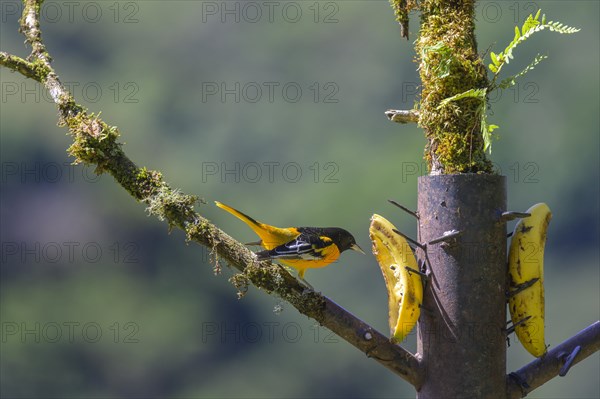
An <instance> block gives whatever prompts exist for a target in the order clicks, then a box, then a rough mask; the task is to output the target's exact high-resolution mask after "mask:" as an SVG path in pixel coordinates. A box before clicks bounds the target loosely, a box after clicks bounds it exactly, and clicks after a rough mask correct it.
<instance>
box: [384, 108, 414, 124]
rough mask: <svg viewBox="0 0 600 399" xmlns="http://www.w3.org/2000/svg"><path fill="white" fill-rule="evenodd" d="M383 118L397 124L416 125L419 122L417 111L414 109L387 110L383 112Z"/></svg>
mask: <svg viewBox="0 0 600 399" xmlns="http://www.w3.org/2000/svg"><path fill="white" fill-rule="evenodd" d="M385 116H387V118H388V119H389V120H391V121H392V122H397V123H402V124H404V123H409V122H412V123H417V122H419V111H417V110H415V109H411V110H400V109H388V110H387V111H385Z"/></svg>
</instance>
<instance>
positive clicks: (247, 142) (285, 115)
mask: <svg viewBox="0 0 600 399" xmlns="http://www.w3.org/2000/svg"><path fill="white" fill-rule="evenodd" d="M67 3H69V2H55V1H50V0H48V1H46V2H45V3H44V10H45V11H44V12H45V15H44V19H43V21H42V28H43V33H44V37H45V40H46V42H47V45H48V48H49V50H50V51H51V54H52V55H53V56H54V60H55V61H54V66H55V68H56V70H57V71H58V73H59V75H60V77H61V79H62V80H63V81H64V82H67V83H69V84H71V85H72V87H73V92H74V94H75V97H76V98H77V99H78V100H80V101H81V102H82V103H83V104H84V105H86V106H88V107H89V108H90V110H91V111H94V112H98V111H102V113H103V114H102V115H103V117H104V118H105V120H106V121H107V122H108V123H112V124H115V125H117V126H119V128H120V130H121V132H122V139H123V141H124V142H125V143H126V144H125V147H124V148H125V151H126V152H127V153H128V154H129V155H130V156H131V157H132V159H134V160H135V161H136V162H138V163H139V164H140V165H144V166H147V167H148V168H153V169H159V170H161V171H162V172H163V173H164V175H165V178H166V179H167V181H169V182H170V183H171V184H172V185H173V186H175V187H179V188H181V189H182V190H183V191H184V192H186V193H190V194H199V195H200V196H204V198H205V199H207V200H209V203H208V205H204V206H199V207H198V209H199V211H200V212H201V213H202V214H203V215H206V216H207V217H208V218H210V219H211V220H213V221H214V222H215V223H217V224H218V225H219V226H221V227H223V228H224V229H225V231H227V232H228V233H230V234H231V235H232V236H234V237H235V238H237V239H239V240H241V241H244V242H247V241H251V240H253V239H254V237H253V234H252V232H251V231H250V230H249V229H247V227H246V226H244V225H243V224H242V223H240V222H239V221H238V220H236V219H234V218H232V217H231V216H230V215H227V214H225V213H224V212H222V211H220V210H218V209H217V208H216V207H213V206H212V202H211V201H212V200H217V199H218V200H220V201H223V202H226V203H229V204H231V205H233V206H236V207H238V208H240V209H241V210H243V211H245V212H247V213H249V214H250V215H253V216H255V217H256V218H258V219H259V220H264V221H266V222H269V223H272V224H275V225H280V226H285V225H332V226H341V227H345V228H347V229H348V230H350V231H352V232H353V233H354V235H355V236H356V237H357V240H358V243H359V244H360V245H361V246H362V247H363V248H369V241H368V234H367V231H368V230H367V229H368V223H369V217H370V215H371V214H373V213H380V214H382V215H385V216H386V217H388V218H390V220H392V221H393V222H394V223H395V224H396V225H397V226H398V227H400V228H401V229H402V230H403V231H405V232H407V233H408V234H411V235H413V236H415V235H416V231H415V230H416V228H415V223H414V220H411V219H410V218H409V217H408V216H407V215H405V214H403V213H401V212H399V211H398V210H397V209H396V208H394V207H392V206H390V205H388V204H387V203H386V199H388V198H393V199H395V200H397V201H399V202H401V203H403V204H405V205H407V206H409V207H412V208H414V207H415V206H416V193H417V177H418V176H419V175H421V174H423V173H425V172H426V167H425V164H424V162H423V161H422V154H423V147H424V144H425V139H424V137H423V134H422V132H421V131H420V130H419V129H418V128H416V127H415V126H400V125H397V124H394V123H390V122H388V121H387V120H386V118H385V116H384V114H383V112H384V111H385V110H386V109H388V108H396V109H403V108H404V109H409V108H411V107H412V105H413V103H414V101H415V92H416V91H417V86H418V80H417V76H418V75H417V73H416V71H415V68H416V64H415V63H414V62H413V57H414V52H413V48H412V44H411V42H408V43H407V42H406V41H405V40H401V38H400V33H399V27H398V25H397V23H396V22H395V21H394V14H393V12H392V10H391V9H390V7H389V5H388V3H387V2H366V1H362V2H361V1H358V2H281V3H279V2H277V4H278V5H277V6H274V7H275V8H274V9H273V13H272V19H271V20H270V15H269V9H268V8H267V6H265V5H264V4H263V3H261V2H235V1H227V2H194V1H191V2H184V1H171V2H168V3H167V2H150V1H148V2H145V1H142V2H128V1H123V2H108V1H107V2H104V1H102V2H81V3H79V2H70V3H69V4H74V5H71V6H70V5H68V4H67ZM538 3H539V5H540V6H541V7H542V8H543V9H544V11H545V12H546V13H547V14H548V15H552V16H553V17H554V18H556V19H559V20H561V21H563V22H565V23H567V24H570V25H576V26H578V27H581V28H582V31H581V32H580V33H578V34H577V35H576V36H573V37H557V36H554V35H547V36H545V37H543V35H541V36H540V37H539V38H535V37H534V38H532V39H531V41H532V42H535V41H536V40H537V41H538V42H537V43H533V44H532V45H531V46H530V47H527V46H524V48H520V49H519V50H518V51H520V52H522V53H523V54H522V56H519V57H516V59H517V60H518V59H522V60H529V59H531V58H532V57H533V56H535V54H534V53H533V51H534V50H533V49H535V50H536V51H537V50H539V49H543V50H542V52H544V51H545V52H546V53H547V54H548V56H549V60H548V61H546V62H545V63H544V64H543V65H540V67H539V68H536V70H535V71H533V72H532V73H530V74H529V75H528V76H527V78H526V79H525V80H523V81H521V82H519V84H518V85H516V86H514V87H513V88H511V89H508V90H506V91H504V92H503V93H502V98H497V99H491V103H492V109H491V110H490V112H491V113H493V114H494V116H493V119H494V120H495V121H498V122H500V124H501V125H502V127H503V129H502V132H501V133H500V139H499V140H498V141H496V142H495V143H494V154H493V156H492V160H493V162H494V163H495V164H496V167H497V170H498V171H499V172H501V173H503V174H505V175H506V176H507V178H508V183H509V185H508V188H509V193H508V195H509V205H510V209H512V210H524V209H527V208H528V207H529V206H530V205H531V204H533V203H536V202H539V201H544V202H547V203H548V204H549V205H550V207H551V209H552V210H553V213H554V218H553V220H552V224H551V226H550V230H549V241H548V245H547V255H546V256H547V268H546V275H547V277H546V281H547V290H546V301H547V334H548V337H547V341H548V342H549V343H550V344H552V345H556V344H558V343H559V342H561V341H562V340H564V339H566V338H567V337H569V336H571V335H572V334H574V333H575V332H577V331H579V330H580V329H582V328H584V327H585V326H587V325H589V324H590V323H592V322H593V321H595V320H597V319H598V318H599V314H598V312H599V307H598V303H599V302H600V298H599V289H598V286H599V285H598V283H599V279H600V277H599V253H598V242H599V223H600V222H599V214H600V212H599V181H600V176H599V174H600V157H599V152H598V151H599V150H598V149H599V135H598V131H599V119H598V109H599V106H600V100H599V97H600V93H599V82H598V80H599V76H600V73H599V66H598V65H599V63H598V58H599V50H598V48H599V46H598V38H599V37H600V34H599V31H598V30H599V27H598V20H597V16H598V13H599V5H598V3H597V2H588V1H571V2H538ZM247 4H250V5H247ZM536 4H537V3H529V2H491V1H488V2H486V1H482V2H480V3H479V4H478V8H477V18H478V31H477V33H478V42H479V46H480V52H482V53H483V52H485V51H486V49H487V48H488V46H491V45H492V44H493V43H505V42H507V41H509V40H510V39H511V35H512V33H511V30H510V29H509V28H510V27H512V26H513V25H515V24H517V23H519V22H520V21H522V20H523V19H524V17H526V15H528V14H529V13H531V12H534V11H535V9H536V8H537V7H534V6H535V5H536ZM0 5H1V6H2V15H1V17H2V23H1V25H0V48H1V49H2V50H4V51H10V52H13V53H16V54H20V55H25V54H26V53H27V52H28V50H27V49H26V48H25V46H24V45H23V38H22V36H20V35H19V34H18V32H17V29H18V28H17V20H18V17H19V13H18V11H17V12H14V11H13V9H15V8H16V9H20V3H19V2H18V1H3V2H2V3H0ZM69 7H73V12H72V14H70V13H69ZM252 7H254V8H252ZM284 7H285V10H286V14H282V12H283V9H284ZM530 8H532V9H530ZM226 9H229V10H234V11H233V12H232V13H224V14H223V16H222V15H221V12H225V10H226ZM236 9H237V10H239V11H237V16H238V17H239V22H236V21H235V19H236V11H235V10H236ZM257 9H260V10H261V13H262V14H261V16H260V17H259V18H257V14H256V10H257ZM57 10H58V12H59V13H57ZM95 10H99V11H100V13H101V14H98V13H97V12H96V11H95ZM215 10H216V11H215ZM244 10H245V11H244ZM297 10H301V12H302V15H301V16H300V17H299V18H298V21H297V22H293V21H294V20H295V19H296V15H297V14H296V13H295V11H297ZM317 11H318V13H317ZM213 12H215V13H216V14H213ZM99 15H100V16H99ZM222 18H224V19H225V21H224V22H223V21H222ZM251 20H256V21H255V22H252V21H251ZM417 21H418V17H417V16H416V15H413V16H412V23H411V40H412V39H414V38H415V37H416V34H417V32H416V29H417V26H418V23H417ZM529 52H531V53H529ZM524 66H525V65H519V63H518V62H516V63H515V65H513V63H511V64H510V65H508V66H507V68H508V67H510V68H508V70H507V72H508V73H516V72H517V71H518V70H520V68H521V69H522V68H523V67H524ZM511 68H514V71H513V70H512V69H511ZM238 82H239V84H240V90H237V91H236V90H235V84H236V83H238ZM268 82H274V83H268ZM0 83H1V85H2V86H1V87H2V100H1V102H0V130H1V133H0V139H1V149H0V151H1V153H0V155H1V163H2V181H1V187H2V188H1V194H0V200H1V209H0V216H1V224H0V228H1V230H0V231H1V234H2V238H1V242H2V265H1V290H0V295H1V297H0V311H1V314H0V319H1V323H2V324H1V326H2V337H1V345H2V349H1V359H0V377H1V383H0V386H1V388H0V389H1V392H0V394H1V395H2V397H81V398H92V397H115V398H117V397H118V398H125V397H154V398H162V397H193V398H208V397H278V398H279V397H282V398H288V397H308V396H316V397H414V392H413V390H412V388H411V387H410V386H409V385H408V384H406V383H404V382H402V381H401V380H399V379H398V378H397V377H396V376H395V375H393V374H392V373H390V372H389V371H387V370H386V369H384V368H382V367H381V366H379V365H378V364H376V363H375V362H374V361H372V360H369V359H366V358H365V357H364V355H363V354H361V353H360V352H358V351H356V350H355V349H354V348H352V347H350V346H349V345H347V344H345V343H344V342H341V341H340V340H339V339H337V338H336V337H335V336H331V335H329V333H328V332H327V331H325V330H324V329H322V328H318V327H316V326H314V323H313V321H311V320H308V319H306V318H305V317H304V316H301V315H299V314H298V313H297V312H296V311H295V310H294V309H293V308H291V307H290V306H289V305H286V304H280V303H279V302H278V301H277V299H274V298H272V297H269V296H267V295H264V294H263V293H259V292H258V291H256V290H254V289H251V290H250V292H249V294H248V295H247V296H246V297H245V298H244V299H243V300H241V301H239V300H237V299H236V295H235V289H234V288H233V287H232V286H231V285H230V284H229V283H228V282H227V278H228V277H229V276H230V275H231V273H232V271H231V270H229V269H228V268H226V267H224V269H223V275H221V276H217V277H215V276H213V273H212V266H211V265H210V261H209V259H210V254H209V253H208V252H207V251H206V249H204V248H201V247H199V246H197V245H195V244H190V245H186V244H185V243H184V237H183V235H182V234H181V233H180V232H173V233H171V234H170V235H169V234H168V233H167V228H166V226H164V225H163V224H161V223H160V222H158V221H156V220H155V219H154V218H148V217H146V215H145V213H144V210H143V206H142V205H140V204H136V203H135V202H134V201H132V200H131V198H129V197H128V195H127V194H126V193H125V192H124V191H123V190H122V189H120V188H119V187H118V186H117V185H116V184H114V182H113V181H112V179H111V178H110V177H109V176H101V177H99V178H96V177H94V174H93V170H91V169H86V168H82V167H79V166H78V167H73V166H69V162H70V161H71V160H69V159H68V158H67V155H66V152H65V149H66V148H67V147H68V145H69V138H68V137H67V136H66V135H65V133H66V132H65V131H64V130H63V129H61V128H58V127H57V126H56V111H55V109H54V106H53V105H52V104H50V103H49V101H48V100H47V98H48V97H47V95H46V94H45V93H44V92H43V91H42V89H41V88H40V87H39V86H38V85H36V84H35V83H34V82H31V81H26V80H24V79H23V78H22V77H21V76H19V75H17V74H14V73H10V72H9V71H7V70H6V69H3V68H0ZM265 83H267V84H271V85H275V86H273V87H274V92H273V100H272V101H270V99H269V92H268V86H266V85H265ZM215 84H216V86H217V88H219V90H220V89H221V84H225V85H226V88H229V89H232V88H233V91H234V92H237V94H239V97H240V100H239V101H237V102H236V101H235V94H231V93H230V94H226V95H225V98H224V101H221V96H220V94H221V93H218V94H215V95H210V94H209V93H210V92H207V91H206V90H210V89H214V87H215ZM286 85H287V86H286ZM257 86H258V87H260V88H261V89H262V93H261V96H260V97H259V98H258V100H256V101H253V100H254V99H256V91H252V90H253V89H256V87H257ZM284 86H286V87H287V88H288V89H289V90H288V92H283V87H284ZM297 87H300V88H301V90H302V95H301V96H300V97H299V98H298V100H297V101H295V102H293V101H292V99H293V97H294V91H293V89H294V88H297ZM317 89H318V90H317ZM236 165H237V166H236ZM257 165H258V167H257ZM269 165H271V166H269ZM236 167H237V168H238V171H237V172H235V170H236V169H235V168H236ZM269 168H272V169H269ZM227 170H234V172H230V173H223V172H224V171H225V172H226V171H227ZM270 170H271V171H272V172H273V173H272V174H270V173H269V172H270ZM317 171H318V173H317ZM213 173H214V174H213ZM299 173H301V174H299ZM510 228H512V224H511V225H510V226H509V229H510ZM70 249H72V251H71V250H70ZM307 279H308V281H310V282H311V283H312V284H313V285H314V286H315V287H316V288H317V289H319V290H321V291H322V292H323V293H325V294H326V295H328V296H330V297H331V298H332V299H334V300H335V301H336V302H338V303H340V304H341V305H342V306H344V307H346V308H347V309H349V310H350V311H352V312H353V313H355V314H356V315H357V316H358V317H360V318H362V319H364V320H365V321H367V322H369V323H370V324H372V325H373V326H374V327H376V328H378V329H379V330H380V331H383V332H386V333H387V320H386V319H387V299H386V297H385V295H386V294H385V288H384V283H383V279H382V278H381V276H380V275H379V271H378V267H377V265H376V262H375V259H374V258H373V257H372V256H370V255H369V256H366V257H361V256H360V255H358V254H354V253H348V254H344V255H343V256H342V258H341V260H340V262H339V264H336V265H332V266H330V267H328V268H325V269H323V270H317V271H312V272H308V273H307ZM280 305H282V306H283V310H282V311H280V312H274V310H275V309H277V308H278V307H279V306H280ZM57 334H58V335H57ZM407 347H408V348H410V349H412V350H414V348H415V336H414V333H413V335H412V336H410V337H409V340H408V343H407ZM508 353H509V359H508V369H509V370H514V369H515V368H518V367H519V366H521V365H522V364H524V363H525V362H529V361H531V360H533V359H532V358H531V357H530V356H529V355H528V354H527V353H526V352H525V351H524V350H523V348H522V347H521V346H520V345H519V343H518V342H516V340H515V339H514V337H513V339H512V340H511V346H510V348H509V351H508ZM599 362H600V358H599V356H598V354H596V355H594V356H593V357H592V358H590V359H588V360H586V361H585V362H584V363H582V364H580V365H578V366H576V367H575V368H574V369H573V370H572V371H571V372H570V374H569V375H568V377H567V378H561V379H555V380H553V381H552V382H550V383H549V384H547V385H545V386H544V387H542V388H541V389H539V390H537V391H535V392H534V393H533V394H531V395H530V397H533V398H536V397H537V398H541V397H543V398H565V397H578V398H586V397H587V398H592V397H598V396H600V386H599V382H598V378H597V376H598V372H599V369H600V364H599Z"/></svg>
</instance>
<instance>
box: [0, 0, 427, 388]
mask: <svg viewBox="0 0 600 399" xmlns="http://www.w3.org/2000/svg"><path fill="white" fill-rule="evenodd" d="M41 3H42V1H41V0H24V5H25V7H24V9H23V16H22V18H21V20H20V24H21V31H22V32H23V34H24V35H25V37H26V39H27V40H26V41H27V43H29V44H30V45H31V47H32V52H31V55H30V56H29V57H28V60H24V59H22V58H19V57H17V56H14V55H11V54H7V53H5V52H0V65H3V66H5V67H7V68H9V69H10V70H13V71H17V72H19V73H21V74H23V75H24V76H26V77H28V78H31V79H34V80H37V81H38V82H40V83H42V84H43V85H44V86H45V88H46V89H47V90H48V91H49V92H50V95H51V97H52V99H53V101H54V102H55V103H56V105H57V107H58V109H59V111H60V116H61V121H60V122H61V124H62V125H65V126H68V128H69V130H70V133H71V135H72V136H73V139H74V142H73V144H72V145H71V147H70V148H69V153H70V154H71V155H72V156H74V157H75V163H84V164H93V165H96V172H97V173H98V174H101V173H104V172H108V173H110V174H111V175H112V176H113V177H114V178H115V180H116V181H117V182H118V183H119V184H120V185H121V186H122V187H123V188H125V189H126V190H127V191H128V192H129V193H130V194H131V195H132V196H133V197H134V198H135V199H136V200H138V201H141V202H144V203H145V204H147V205H148V208H147V210H148V211H149V212H150V213H151V214H153V215H155V216H157V217H158V218H159V219H161V220H166V221H167V223H168V224H169V227H178V228H180V229H182V230H184V231H185V232H186V235H187V239H188V240H190V241H195V242H197V243H199V244H202V245H205V246H207V247H209V248H210V249H212V250H213V251H215V253H216V254H218V256H219V258H221V259H225V260H226V261H227V262H228V263H229V264H231V265H232V266H233V267H235V268H236V269H238V270H239V271H240V272H242V274H243V278H242V279H245V280H247V281H251V282H252V283H253V284H254V285H256V286H257V287H259V288H261V289H263V290H265V291H267V292H268V293H273V294H276V295H278V296H280V297H281V298H283V299H284V300H286V301H288V302H289V303H290V304H292V305H293V306H294V307H295V308H296V309H298V311H299V312H300V313H302V314H304V315H306V316H308V317H311V318H314V319H315V320H316V321H318V322H319V323H320V324H321V325H323V326H324V327H327V328H328V329H330V330H331V331H332V332H334V333H335V334H337V335H339V336H340V337H341V338H343V339H345V340H346V341H347V342H349V343H350V344H352V345H353V346H355V347H356V348H358V349H359V350H361V351H362V352H364V353H365V354H367V356H369V357H372V358H374V359H375V360H377V361H378V362H379V363H381V364H383V365H384V366H385V367H387V368H388V369H390V370H392V371H393V372H394V373H396V374H398V375H399V376H400V377H402V378H403V379H405V380H406V381H408V382H409V383H411V384H412V385H413V386H415V387H416V388H417V389H418V388H419V387H420V384H421V381H422V378H423V371H422V370H421V368H420V366H419V362H418V360H417V358H416V357H415V356H414V355H412V354H411V353H410V352H408V351H406V350H405V349H403V348H402V347H400V346H398V345H394V344H392V343H391V342H390V341H389V339H387V338H386V337H385V336H384V335H383V334H381V333H379V332H378V331H376V330H375V329H373V328H372V327H370V326H369V325H367V324H366V323H364V322H363V321H361V320H360V319H358V318H357V317H355V316H354V315H352V314H351V313H350V312H348V311H346V310H344V309H343V308H342V307H340V306H339V305H337V304H336V303H334V302H333V301H332V300H330V299H329V298H327V297H325V296H323V295H321V294H319V293H314V292H310V293H306V294H305V293H303V291H304V288H303V287H302V286H301V285H300V284H299V283H298V281H297V280H296V279H295V278H294V277H293V276H292V275H290V274H289V273H288V272H287V271H285V270H284V269H283V268H281V267H279V266H277V265H275V264H272V263H271V262H269V261H263V262H258V261H256V258H255V255H254V254H253V253H252V252H251V251H250V250H248V249H247V248H246V247H245V246H244V245H243V244H242V243H239V242H237V241H236V240H234V239H233V238H231V237H230V236H229V235H227V234H226V233H225V232H223V231H222V230H220V229H219V228H218V227H216V226H215V225H213V224H211V223H210V222H209V221H208V220H207V219H205V218H203V217H202V216H200V215H199V214H198V213H196V212H195V211H194V204H195V203H196V202H197V201H198V198H197V197H196V196H192V195H186V194H183V193H181V192H179V191H178V190H176V189H173V188H171V187H170V186H169V185H168V184H167V183H166V182H164V180H163V179H162V175H161V174H160V173H159V172H157V171H151V170H147V169H146V168H143V167H141V168H140V167H138V166H137V165H136V164H135V163H134V162H133V161H132V160H130V159H129V157H127V155H126V154H125V152H124V151H123V150H122V148H121V146H122V145H121V143H120V142H118V141H117V138H118V136H119V132H118V130H117V128H116V127H114V126H109V125H108V124H106V123H105V122H104V121H102V120H101V119H100V118H99V117H98V116H96V115H94V114H89V113H88V112H87V111H86V110H85V109H84V108H83V107H81V106H79V105H78V104H76V103H75V100H74V98H73V96H72V94H71V93H70V92H69V91H68V90H67V89H66V88H65V86H64V85H63V84H62V83H61V82H60V80H59V79H58V76H57V75H56V73H55V71H54V69H53V68H52V66H51V64H50V63H51V57H50V55H49V54H48V52H47V50H46V48H45V46H44V43H43V41H42V36H41V31H40V27H39V12H40V6H41ZM236 281H238V280H236ZM238 282H239V281H238Z"/></svg>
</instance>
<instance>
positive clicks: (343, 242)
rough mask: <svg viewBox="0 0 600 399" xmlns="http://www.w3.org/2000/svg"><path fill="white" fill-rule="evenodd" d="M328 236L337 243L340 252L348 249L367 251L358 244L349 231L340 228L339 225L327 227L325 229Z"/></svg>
mask: <svg viewBox="0 0 600 399" xmlns="http://www.w3.org/2000/svg"><path fill="white" fill-rule="evenodd" d="M323 232H324V233H325V235H326V236H328V237H331V239H332V240H333V242H334V243H335V245H337V247H338V248H339V250H340V252H344V251H345V250H347V249H352V250H354V251H357V252H360V253H362V254H364V253H365V252H364V251H363V250H362V249H361V248H360V247H359V246H358V244H357V243H356V240H355V239H354V237H353V236H352V234H350V233H349V232H348V231H346V230H344V229H340V228H339V227H327V228H324V229H323Z"/></svg>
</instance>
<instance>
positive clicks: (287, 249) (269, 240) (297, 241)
mask: <svg viewBox="0 0 600 399" xmlns="http://www.w3.org/2000/svg"><path fill="white" fill-rule="evenodd" d="M215 204H216V205H217V206H218V207H219V208H221V209H224V210H226V211H227V212H229V213H231V214H232V215H234V216H236V217H237V218H238V219H241V220H242V221H243V222H244V223H246V224H247V225H248V226H250V228H251V229H252V230H254V232H255V233H256V234H258V236H259V237H260V241H259V242H257V243H251V244H258V245H260V246H262V247H263V248H265V251H260V252H257V253H256V255H257V257H258V259H259V260H264V259H276V260H277V261H279V262H280V263H283V264H284V265H287V266H291V267H293V268H294V269H296V270H298V277H300V279H301V280H303V281H304V282H306V281H305V280H304V273H306V270H307V269H316V268H320V267H325V266H327V265H329V264H331V263H332V262H335V261H336V260H337V259H338V258H339V257H340V254H341V253H342V252H344V251H345V250H347V249H352V250H354V251H358V252H360V253H362V254H364V251H363V250H362V249H361V248H360V247H359V246H358V244H356V240H355V239H354V237H353V236H352V234H350V233H349V232H347V231H346V230H344V229H341V228H339V227H286V228H279V227H274V226H269V225H268V224H264V223H261V222H257V221H256V220H254V219H253V218H251V217H250V216H248V215H245V214H243V213H242V212H240V211H238V210H236V209H233V208H231V207H229V206H227V205H225V204H223V203H221V202H218V201H215Z"/></svg>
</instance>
